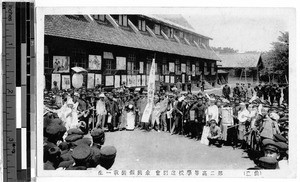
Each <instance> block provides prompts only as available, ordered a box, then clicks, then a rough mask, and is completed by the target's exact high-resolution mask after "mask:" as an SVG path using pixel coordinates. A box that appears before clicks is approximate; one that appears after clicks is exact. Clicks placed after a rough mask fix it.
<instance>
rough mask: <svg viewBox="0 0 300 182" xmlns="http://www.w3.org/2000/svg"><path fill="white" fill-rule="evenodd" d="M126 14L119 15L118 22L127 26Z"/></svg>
mask: <svg viewBox="0 0 300 182" xmlns="http://www.w3.org/2000/svg"><path fill="white" fill-rule="evenodd" d="M127 23H128V22H127V15H119V20H118V24H119V25H121V26H124V27H127Z"/></svg>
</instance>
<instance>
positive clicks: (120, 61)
mask: <svg viewBox="0 0 300 182" xmlns="http://www.w3.org/2000/svg"><path fill="white" fill-rule="evenodd" d="M116 59H117V66H116V67H117V70H126V58H125V57H117V58H116Z"/></svg>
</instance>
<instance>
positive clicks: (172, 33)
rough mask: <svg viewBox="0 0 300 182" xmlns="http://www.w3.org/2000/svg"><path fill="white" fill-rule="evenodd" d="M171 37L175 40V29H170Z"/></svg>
mask: <svg viewBox="0 0 300 182" xmlns="http://www.w3.org/2000/svg"><path fill="white" fill-rule="evenodd" d="M170 37H171V38H174V29H173V28H171V29H170Z"/></svg>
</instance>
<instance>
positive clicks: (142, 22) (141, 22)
mask: <svg viewBox="0 0 300 182" xmlns="http://www.w3.org/2000/svg"><path fill="white" fill-rule="evenodd" d="M138 27H139V30H141V31H144V32H145V31H146V21H145V20H139V26H138Z"/></svg>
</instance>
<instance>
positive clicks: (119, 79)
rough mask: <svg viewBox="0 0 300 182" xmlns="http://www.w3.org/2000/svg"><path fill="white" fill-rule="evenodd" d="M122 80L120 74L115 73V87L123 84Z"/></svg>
mask: <svg viewBox="0 0 300 182" xmlns="http://www.w3.org/2000/svg"><path fill="white" fill-rule="evenodd" d="M120 82H121V78H120V75H115V88H119V87H120V86H121V85H120Z"/></svg>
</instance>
